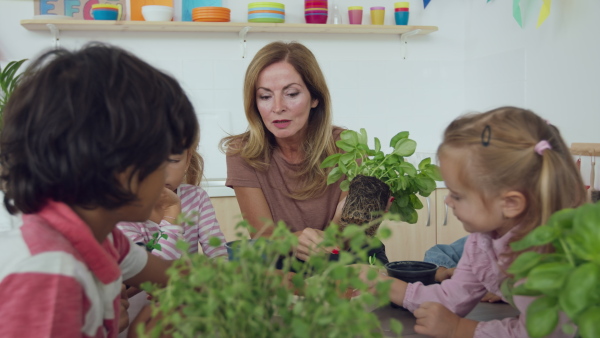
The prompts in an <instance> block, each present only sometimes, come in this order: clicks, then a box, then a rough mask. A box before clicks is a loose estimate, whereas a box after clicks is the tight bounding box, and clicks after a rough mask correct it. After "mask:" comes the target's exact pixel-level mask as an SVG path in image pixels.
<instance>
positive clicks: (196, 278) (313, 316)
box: [137, 222, 402, 337]
mask: <svg viewBox="0 0 600 338" xmlns="http://www.w3.org/2000/svg"><path fill="white" fill-rule="evenodd" d="M240 227H245V228H247V229H249V230H251V227H250V226H249V224H248V223H247V222H241V223H240V224H238V228H240ZM324 235H325V239H324V241H323V243H322V244H321V245H322V246H323V247H333V246H341V243H349V245H350V250H349V251H342V252H340V253H339V260H337V261H330V260H329V257H328V254H317V255H314V256H311V259H310V260H308V261H307V262H306V263H301V262H300V261H298V260H296V259H295V258H294V256H293V254H290V252H293V248H294V247H295V246H296V245H297V243H298V238H297V237H296V236H295V235H294V234H293V233H291V232H290V231H289V230H288V229H287V227H286V226H285V224H283V222H280V223H279V224H278V225H277V226H276V227H275V229H274V231H273V235H272V237H271V238H270V239H265V238H261V237H259V238H258V239H257V240H255V241H252V242H249V241H248V240H242V241H241V242H239V246H238V247H236V249H235V250H236V251H235V257H236V259H235V260H233V261H226V260H219V259H216V260H215V259H209V258H208V257H206V256H204V255H198V254H188V250H187V246H188V244H187V243H184V242H179V243H178V244H177V246H178V247H179V249H180V250H181V251H182V252H183V256H182V257H181V258H180V259H178V260H176V261H174V264H173V266H172V267H171V268H170V270H169V271H168V273H169V276H170V277H169V278H170V279H169V282H168V284H167V286H166V287H164V288H158V287H156V286H152V285H149V284H146V285H144V286H143V287H144V289H146V290H147V291H148V292H149V293H151V294H152V295H153V300H155V301H156V303H154V304H155V306H154V307H153V316H159V317H161V319H160V320H159V321H158V323H157V326H155V327H154V328H153V329H152V330H151V333H150V336H152V337H158V336H160V335H172V336H173V337H198V336H205V335H206V336H211V337H381V336H382V332H381V329H380V323H379V320H378V318H377V317H376V315H375V314H374V313H372V312H369V311H368V308H369V307H371V308H373V307H379V306H382V305H385V304H388V303H389V297H388V292H389V288H390V284H389V282H388V283H378V284H377V285H376V287H375V288H376V291H375V292H374V293H369V292H366V291H367V289H368V285H367V284H366V283H364V282H363V281H362V280H361V279H360V278H359V271H358V269H356V268H354V267H352V266H349V264H351V263H353V262H356V261H359V262H365V261H366V258H367V257H366V252H367V251H368V249H369V248H373V247H376V246H377V245H380V242H379V241H377V240H374V239H373V238H368V237H367V236H366V235H365V233H364V229H363V228H361V227H359V226H355V225H352V226H348V227H346V228H345V229H344V231H343V232H341V231H339V229H338V228H337V226H336V225H331V226H330V227H328V228H327V229H326V230H325V233H324ZM387 235H389V231H388V232H387ZM213 244H214V245H220V243H219V240H218V239H216V238H213V239H211V245H213ZM278 263H279V264H278ZM276 266H279V267H280V269H278V268H276ZM371 270H372V271H370V272H369V273H368V278H370V280H374V279H375V278H376V273H377V272H376V269H371ZM292 271H295V273H294V272H292ZM349 290H350V291H354V290H359V291H362V292H361V295H360V296H359V297H355V298H353V299H349V298H350V297H349V296H348V291H349ZM390 327H391V329H392V330H393V331H394V332H395V333H396V334H398V335H399V334H400V332H401V330H402V326H401V324H400V322H399V321H396V320H392V321H391V323H390ZM144 332H145V328H144V327H143V326H140V327H138V328H137V333H138V335H140V336H146V334H145V333H144Z"/></svg>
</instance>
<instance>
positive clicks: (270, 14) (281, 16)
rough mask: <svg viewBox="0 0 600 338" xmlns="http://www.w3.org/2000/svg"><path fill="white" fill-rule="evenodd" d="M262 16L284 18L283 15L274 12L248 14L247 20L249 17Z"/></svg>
mask: <svg viewBox="0 0 600 338" xmlns="http://www.w3.org/2000/svg"><path fill="white" fill-rule="evenodd" d="M263 18H273V19H285V15H281V14H274V13H259V14H248V20H250V19H263Z"/></svg>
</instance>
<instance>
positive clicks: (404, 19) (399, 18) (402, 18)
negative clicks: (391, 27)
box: [394, 12, 410, 25]
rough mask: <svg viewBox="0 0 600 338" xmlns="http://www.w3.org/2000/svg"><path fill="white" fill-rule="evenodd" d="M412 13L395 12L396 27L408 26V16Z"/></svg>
mask: <svg viewBox="0 0 600 338" xmlns="http://www.w3.org/2000/svg"><path fill="white" fill-rule="evenodd" d="M409 13H410V12H395V13H394V18H395V19H396V25H408V16H409Z"/></svg>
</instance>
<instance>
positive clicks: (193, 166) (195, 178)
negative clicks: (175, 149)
mask: <svg viewBox="0 0 600 338" xmlns="http://www.w3.org/2000/svg"><path fill="white" fill-rule="evenodd" d="M199 143H200V136H199V135H197V136H196V140H194V142H193V144H192V146H191V147H190V148H189V149H188V157H189V161H190V164H189V166H188V169H187V171H186V173H185V183H187V184H190V185H195V186H199V185H200V181H201V180H202V175H203V173H204V159H203V158H202V156H200V153H198V144H199Z"/></svg>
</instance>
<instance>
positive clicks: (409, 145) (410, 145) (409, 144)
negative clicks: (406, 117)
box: [394, 138, 417, 157]
mask: <svg viewBox="0 0 600 338" xmlns="http://www.w3.org/2000/svg"><path fill="white" fill-rule="evenodd" d="M416 149H417V142H415V141H413V140H411V139H406V138H403V139H401V140H399V141H398V143H396V145H395V146H394V154H396V155H400V156H403V157H406V156H410V155H412V154H414V153H415V150H416Z"/></svg>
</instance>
